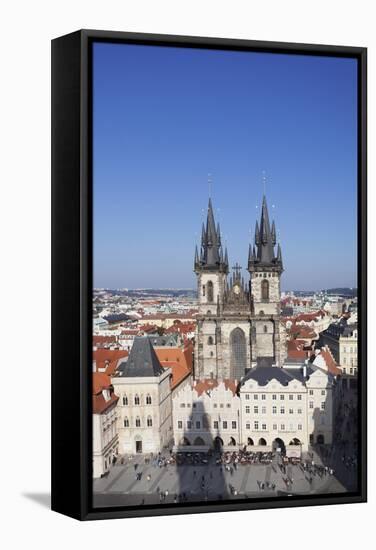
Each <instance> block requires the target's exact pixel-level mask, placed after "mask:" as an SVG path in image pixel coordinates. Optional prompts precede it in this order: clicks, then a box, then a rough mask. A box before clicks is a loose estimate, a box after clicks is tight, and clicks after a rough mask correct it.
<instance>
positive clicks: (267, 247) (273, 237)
mask: <svg viewBox="0 0 376 550" xmlns="http://www.w3.org/2000/svg"><path fill="white" fill-rule="evenodd" d="M276 241H277V232H276V228H275V223H274V221H273V223H272V225H271V226H270V221H269V213H268V205H267V202H266V197H265V195H263V197H262V207H261V218H260V225H259V223H258V221H256V227H255V246H254V247H253V249H252V251H251V247H250V249H249V252H248V268H251V270H253V268H254V266H255V265H256V264H257V265H258V266H259V267H263V266H265V267H269V266H275V267H277V266H278V269H279V270H280V269H281V268H282V261H279V260H278V252H277V257H276V256H275V252H274V247H275V245H276Z"/></svg>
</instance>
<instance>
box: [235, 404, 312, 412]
mask: <svg viewBox="0 0 376 550" xmlns="http://www.w3.org/2000/svg"><path fill="white" fill-rule="evenodd" d="M259 410H260V408H259V407H258V405H255V406H254V407H253V414H259ZM288 411H289V412H288V414H294V409H289V410H288ZM245 412H246V414H250V412H251V407H250V406H249V405H246V407H245ZM272 412H273V414H277V407H276V406H274V407H273V408H272ZM285 412H286V411H285V407H281V408H280V414H285ZM261 414H266V407H261ZM296 414H303V410H302V409H296Z"/></svg>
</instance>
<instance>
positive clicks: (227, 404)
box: [180, 403, 231, 409]
mask: <svg viewBox="0 0 376 550" xmlns="http://www.w3.org/2000/svg"><path fill="white" fill-rule="evenodd" d="M190 406H191V404H190V403H180V408H181V409H185V407H187V408H188V409H189V408H190ZM219 406H220V408H221V409H223V408H224V406H225V403H220V404H219ZM192 407H193V408H194V409H195V408H196V403H193V404H192ZM213 407H214V408H215V409H216V408H217V407H218V403H213ZM226 407H227V408H228V409H231V403H226Z"/></svg>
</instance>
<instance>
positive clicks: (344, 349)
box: [343, 347, 357, 353]
mask: <svg viewBox="0 0 376 550" xmlns="http://www.w3.org/2000/svg"><path fill="white" fill-rule="evenodd" d="M343 353H357V348H354V349H353V348H349V349H348V350H347V349H346V347H344V348H343Z"/></svg>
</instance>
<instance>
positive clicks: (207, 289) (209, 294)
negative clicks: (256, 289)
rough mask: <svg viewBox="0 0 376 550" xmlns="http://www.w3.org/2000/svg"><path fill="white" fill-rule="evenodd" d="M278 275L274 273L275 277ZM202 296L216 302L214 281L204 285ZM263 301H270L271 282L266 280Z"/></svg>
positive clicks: (262, 289)
mask: <svg viewBox="0 0 376 550" xmlns="http://www.w3.org/2000/svg"><path fill="white" fill-rule="evenodd" d="M261 275H262V276H264V277H266V274H262V273H259V274H256V276H261ZM276 275H277V274H274V273H273V277H274V276H276ZM268 276H269V277H271V276H272V275H271V273H269V274H268ZM202 295H203V296H206V301H207V302H214V287H213V281H208V282H207V283H206V285H202ZM261 300H263V301H265V302H266V301H268V300H269V281H267V280H266V279H264V280H263V281H261Z"/></svg>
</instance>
